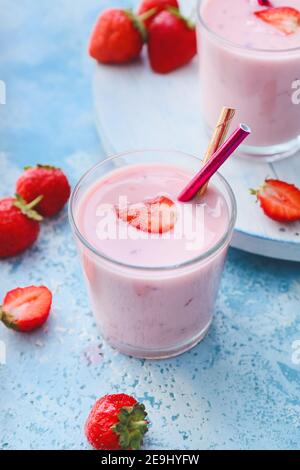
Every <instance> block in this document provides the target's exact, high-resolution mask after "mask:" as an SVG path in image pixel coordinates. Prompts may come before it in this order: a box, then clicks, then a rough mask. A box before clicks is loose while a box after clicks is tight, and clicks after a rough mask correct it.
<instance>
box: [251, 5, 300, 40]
mask: <svg viewBox="0 0 300 470" xmlns="http://www.w3.org/2000/svg"><path fill="white" fill-rule="evenodd" d="M254 14H255V15H256V16H257V17H258V18H259V19H261V20H262V21H265V22H266V23H269V24H271V25H272V26H274V27H275V28H277V29H278V30H279V31H281V32H283V33H284V34H287V35H288V34H294V33H295V32H296V31H297V30H298V28H299V27H300V11H299V10H296V8H292V7H277V8H268V9H267V10H260V11H255V12H254Z"/></svg>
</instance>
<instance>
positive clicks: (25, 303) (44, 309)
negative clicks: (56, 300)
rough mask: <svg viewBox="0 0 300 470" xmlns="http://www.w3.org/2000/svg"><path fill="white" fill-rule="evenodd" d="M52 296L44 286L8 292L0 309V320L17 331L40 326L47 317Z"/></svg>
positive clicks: (29, 329)
mask: <svg viewBox="0 0 300 470" xmlns="http://www.w3.org/2000/svg"><path fill="white" fill-rule="evenodd" d="M51 303H52V294H51V292H50V290H49V289H48V288H47V287H45V286H40V287H36V286H29V287H18V288H17V289H13V290H11V291H10V292H8V293H7V294H6V296H5V298H4V300H3V305H2V306H1V307H0V320H1V321H2V322H3V323H4V324H5V325H6V326H7V327H8V328H12V329H14V330H17V331H22V332H29V331H32V330H35V329H37V328H39V327H40V326H42V325H43V324H44V323H45V321H46V320H47V318H48V316H49V312H50V309H51Z"/></svg>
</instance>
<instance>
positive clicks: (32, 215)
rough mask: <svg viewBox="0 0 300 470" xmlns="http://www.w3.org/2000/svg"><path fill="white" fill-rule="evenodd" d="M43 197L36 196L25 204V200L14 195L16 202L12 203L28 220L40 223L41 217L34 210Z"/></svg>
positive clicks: (18, 195)
mask: <svg viewBox="0 0 300 470" xmlns="http://www.w3.org/2000/svg"><path fill="white" fill-rule="evenodd" d="M43 197H44V196H42V195H41V196H38V197H36V198H35V199H34V200H33V201H31V202H29V203H27V202H26V201H25V199H23V198H22V196H20V194H16V200H15V201H14V203H13V204H14V206H15V207H17V208H18V209H20V211H21V212H22V214H23V215H26V217H28V218H29V219H32V220H35V221H37V222H41V221H42V220H43V217H42V216H41V215H40V214H39V213H38V212H37V211H36V210H34V208H35V207H36V206H37V205H38V204H39V203H40V202H41V200H42V199H43Z"/></svg>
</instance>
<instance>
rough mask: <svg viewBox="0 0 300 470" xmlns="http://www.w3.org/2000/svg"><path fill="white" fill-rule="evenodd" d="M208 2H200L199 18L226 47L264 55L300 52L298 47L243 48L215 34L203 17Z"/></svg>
mask: <svg viewBox="0 0 300 470" xmlns="http://www.w3.org/2000/svg"><path fill="white" fill-rule="evenodd" d="M205 1H207V0H198V3H197V17H198V20H199V22H200V23H201V25H202V26H203V27H204V28H205V29H206V31H207V32H208V33H209V34H210V35H211V36H214V37H215V38H217V39H218V40H219V41H221V42H223V43H224V44H225V45H227V46H230V47H233V48H235V49H240V50H244V51H245V50H246V51H249V52H262V53H269V54H281V53H286V52H297V51H300V46H298V47H292V48H288V49H260V48H258V47H246V46H242V45H241V44H237V43H236V42H233V41H230V40H229V39H226V38H224V37H223V36H221V35H220V34H217V33H215V31H213V30H212V29H210V27H209V26H208V24H207V23H206V22H205V21H204V19H203V17H202V15H201V4H202V3H204V2H205Z"/></svg>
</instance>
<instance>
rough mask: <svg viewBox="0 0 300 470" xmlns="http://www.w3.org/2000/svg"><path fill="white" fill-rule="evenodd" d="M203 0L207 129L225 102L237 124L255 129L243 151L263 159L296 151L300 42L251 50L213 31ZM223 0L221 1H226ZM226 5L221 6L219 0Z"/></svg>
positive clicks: (201, 20)
mask: <svg viewBox="0 0 300 470" xmlns="http://www.w3.org/2000/svg"><path fill="white" fill-rule="evenodd" d="M207 1H208V0H199V2H198V7H197V10H198V27H197V32H198V40H199V61H200V79H201V95H202V102H203V113H204V119H205V123H206V125H207V128H208V131H209V132H211V130H212V129H213V128H214V125H215V123H216V122H217V118H218V115H219V113H220V109H221V107H222V106H230V107H233V108H236V109H237V111H238V112H237V115H236V119H235V124H236V125H237V124H238V122H246V123H247V124H248V125H249V126H250V127H251V129H252V134H251V136H249V138H248V139H247V145H242V146H241V147H240V153H241V154H244V155H246V156H249V157H257V158H259V159H260V160H262V161H274V160H278V159H281V158H285V157H288V156H290V155H293V154H295V153H296V152H297V151H298V150H299V148H300V137H299V135H300V103H299V100H298V99H296V96H295V91H296V90H295V88H296V87H297V86H298V88H299V86H300V81H299V82H298V80H299V79H300V47H297V48H294V49H287V50H264V49H263V48H262V49H250V48H247V47H244V46H240V45H237V44H234V43H232V42H230V41H228V40H226V39H225V38H223V37H220V36H219V35H217V34H216V33H214V32H213V31H212V30H211V29H210V27H209V25H208V24H207V23H206V22H205V20H204V18H203V15H202V8H203V5H204V4H205V2H207ZM221 3H222V2H220V4H221ZM220 7H221V5H220Z"/></svg>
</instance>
